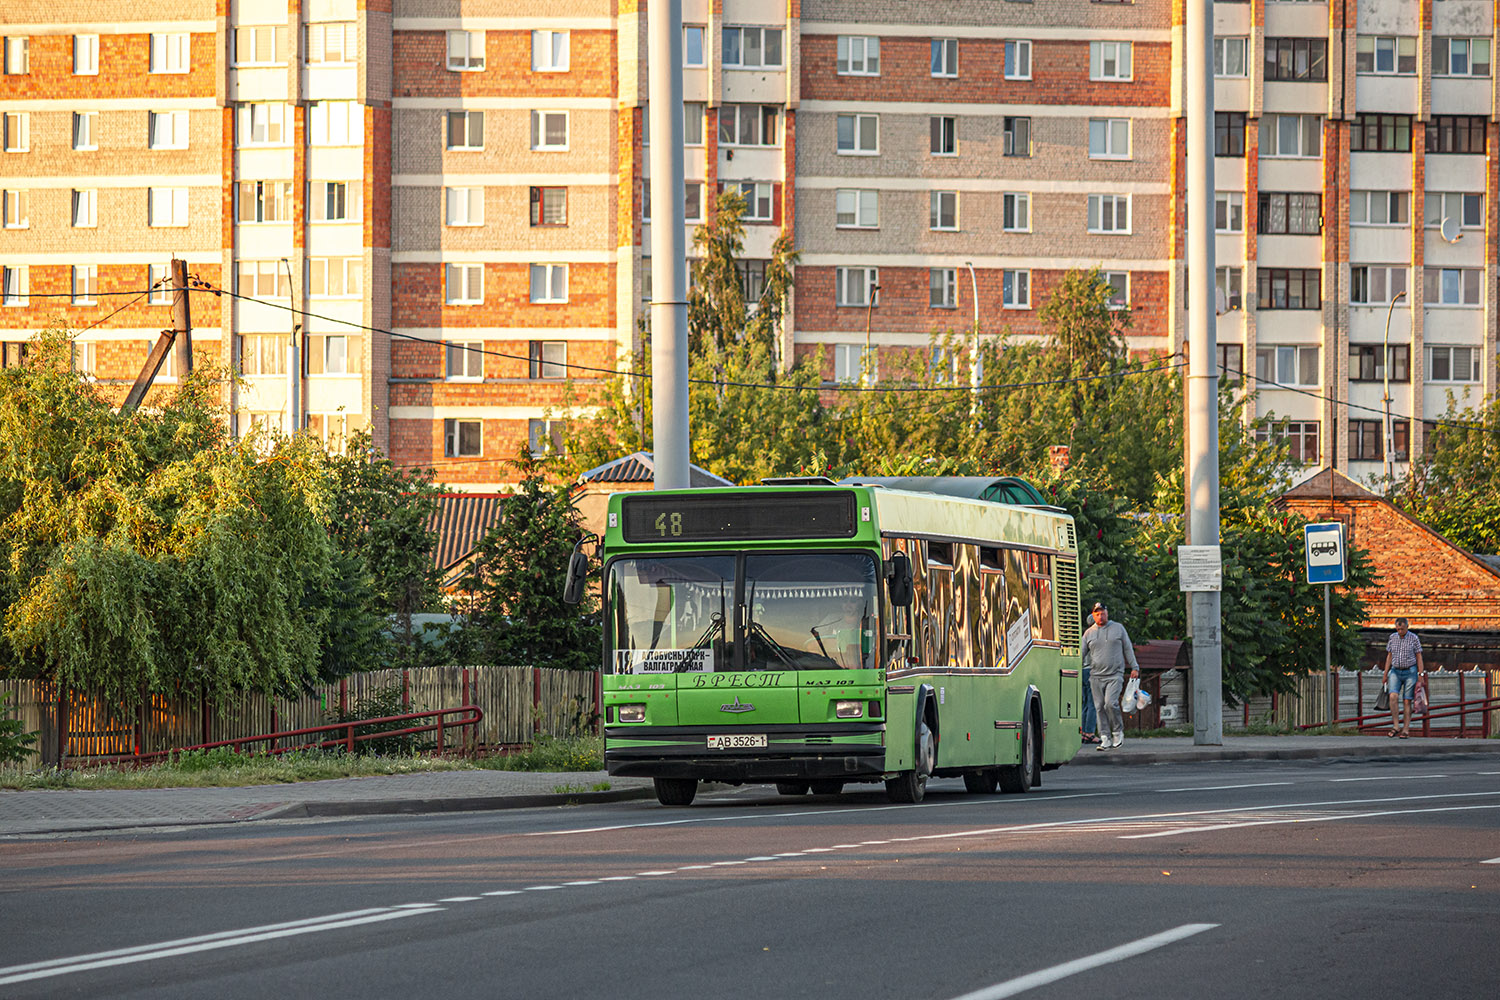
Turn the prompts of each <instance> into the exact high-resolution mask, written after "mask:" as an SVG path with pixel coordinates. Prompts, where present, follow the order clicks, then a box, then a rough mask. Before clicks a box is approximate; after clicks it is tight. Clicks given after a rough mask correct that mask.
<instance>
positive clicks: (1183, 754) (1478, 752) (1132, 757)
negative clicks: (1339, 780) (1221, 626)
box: [1068, 742, 1500, 767]
mask: <svg viewBox="0 0 1500 1000" xmlns="http://www.w3.org/2000/svg"><path fill="white" fill-rule="evenodd" d="M1496 754H1500V744H1497V745H1495V746H1493V747H1474V746H1449V745H1443V744H1440V745H1437V746H1427V745H1423V746H1420V747H1414V746H1411V745H1410V744H1401V743H1399V742H1398V743H1397V744H1396V745H1395V746H1392V747H1391V748H1390V749H1389V750H1384V749H1373V748H1363V747H1362V748H1359V749H1355V748H1353V747H1296V748H1291V749H1284V750H1281V749H1274V748H1268V749H1259V750H1235V749H1225V748H1223V747H1205V748H1204V749H1202V750H1173V751H1168V752H1162V753H1157V752H1154V751H1150V750H1146V751H1137V750H1131V751H1129V752H1125V753H1099V752H1098V751H1093V752H1090V753H1085V752H1083V751H1079V753H1078V755H1077V756H1075V757H1074V758H1073V759H1072V760H1070V761H1069V762H1068V764H1069V766H1074V767H1076V766H1079V765H1084V766H1088V765H1108V766H1112V767H1120V766H1128V765H1132V764H1193V763H1204V762H1210V761H1236V760H1348V761H1370V760H1381V761H1397V762H1399V761H1417V760H1426V759H1429V758H1432V757H1443V758H1448V757H1483V756H1494V755H1496Z"/></svg>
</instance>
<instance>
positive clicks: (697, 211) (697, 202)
mask: <svg viewBox="0 0 1500 1000" xmlns="http://www.w3.org/2000/svg"><path fill="white" fill-rule="evenodd" d="M682 221H684V222H702V221H703V182H702V181H684V182H683V184H682Z"/></svg>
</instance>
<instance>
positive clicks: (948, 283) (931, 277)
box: [927, 267, 958, 309]
mask: <svg viewBox="0 0 1500 1000" xmlns="http://www.w3.org/2000/svg"><path fill="white" fill-rule="evenodd" d="M927 307H928V308H929V309H957V308H958V268H956V267H930V268H928V269H927Z"/></svg>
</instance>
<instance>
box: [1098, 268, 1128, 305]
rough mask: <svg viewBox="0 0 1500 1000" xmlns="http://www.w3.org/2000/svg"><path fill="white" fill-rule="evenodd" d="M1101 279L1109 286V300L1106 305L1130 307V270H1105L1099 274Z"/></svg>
mask: <svg viewBox="0 0 1500 1000" xmlns="http://www.w3.org/2000/svg"><path fill="white" fill-rule="evenodd" d="M1099 280H1100V281H1103V282H1104V283H1105V284H1106V285H1108V286H1109V301H1108V302H1106V303H1105V305H1107V306H1108V307H1109V308H1111V309H1125V308H1127V307H1129V305H1130V272H1129V271H1103V272H1101V273H1100V275H1099Z"/></svg>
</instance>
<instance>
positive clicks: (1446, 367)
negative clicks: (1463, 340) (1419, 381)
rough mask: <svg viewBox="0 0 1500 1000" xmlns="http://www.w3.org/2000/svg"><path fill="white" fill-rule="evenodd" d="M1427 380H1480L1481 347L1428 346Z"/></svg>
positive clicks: (1425, 349) (1426, 351) (1426, 349)
mask: <svg viewBox="0 0 1500 1000" xmlns="http://www.w3.org/2000/svg"><path fill="white" fill-rule="evenodd" d="M1423 350H1424V351H1425V353H1426V355H1427V381H1429V382H1478V381H1479V356H1480V355H1479V348H1477V347H1436V346H1434V347H1426V348H1423Z"/></svg>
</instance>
